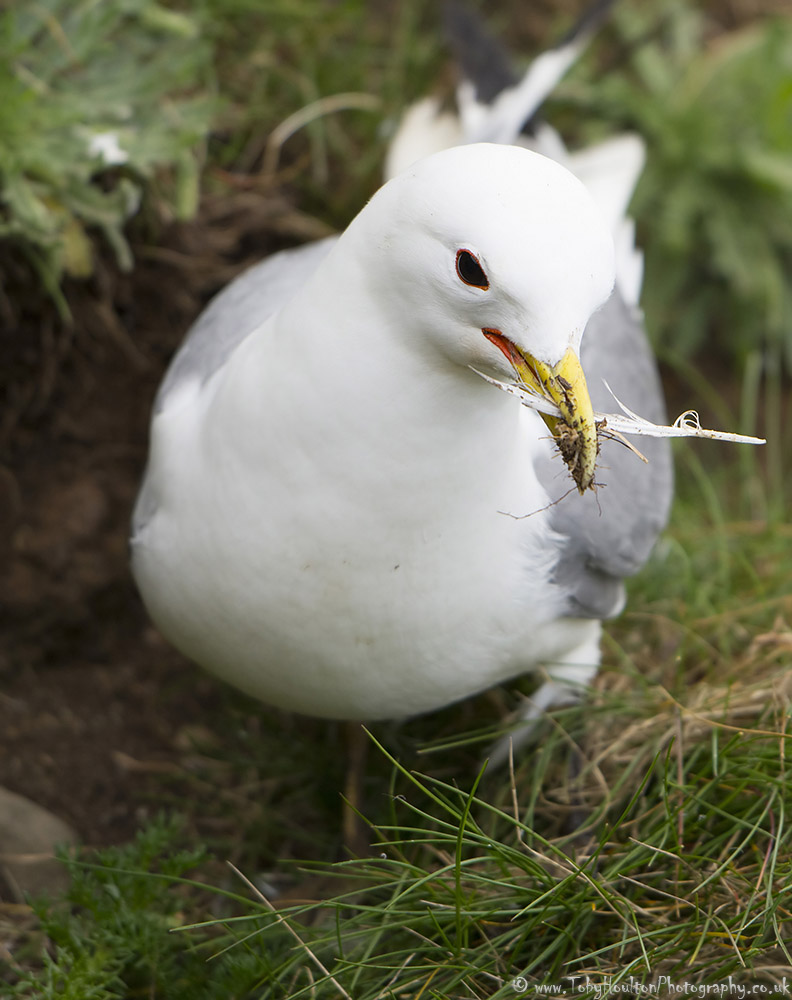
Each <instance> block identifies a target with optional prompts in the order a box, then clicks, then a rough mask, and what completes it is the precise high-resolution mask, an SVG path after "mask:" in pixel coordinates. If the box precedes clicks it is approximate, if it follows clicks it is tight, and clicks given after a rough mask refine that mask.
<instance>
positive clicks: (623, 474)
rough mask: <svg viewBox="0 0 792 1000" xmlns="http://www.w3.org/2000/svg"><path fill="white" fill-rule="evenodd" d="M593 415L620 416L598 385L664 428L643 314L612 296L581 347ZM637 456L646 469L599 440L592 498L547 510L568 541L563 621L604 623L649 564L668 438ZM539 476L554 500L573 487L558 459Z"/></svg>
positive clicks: (669, 481)
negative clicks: (628, 581)
mask: <svg viewBox="0 0 792 1000" xmlns="http://www.w3.org/2000/svg"><path fill="white" fill-rule="evenodd" d="M581 363H582V365H583V370H584V372H585V373H586V381H587V383H588V387H589V392H590V394H591V399H592V402H593V404H594V409H595V410H598V411H600V412H603V413H609V412H610V413H612V412H614V411H615V410H616V409H618V407H617V404H616V403H615V401H614V399H613V397H612V396H611V394H610V393H609V392H608V390H607V389H606V388H605V386H604V384H603V381H602V380H603V379H607V381H608V384H609V385H610V387H611V389H613V391H614V393H615V394H616V395H617V396H618V397H619V399H620V400H621V401H622V402H623V403H624V404H625V405H626V406H628V407H630V408H631V409H633V410H635V411H636V413H639V414H640V415H641V416H644V417H647V418H648V419H649V420H652V421H654V422H659V423H665V420H666V412H665V401H664V398H663V390H662V386H661V384H660V377H659V374H658V371H657V364H656V362H655V358H654V355H653V353H652V349H651V347H650V345H649V343H648V340H647V337H646V333H645V330H644V327H643V322H642V317H641V313H640V311H639V310H638V309H636V308H634V307H632V306H629V305H627V304H626V303H625V302H624V300H623V298H622V297H621V295H620V294H619V293H618V291H614V293H613V294H612V295H611V297H610V299H609V300H608V301H607V302H606V303H605V305H604V306H603V307H602V309H600V311H599V312H597V313H595V315H594V316H592V318H591V320H590V321H589V324H588V326H587V327H586V331H585V334H584V336H583V342H582V345H581ZM638 447H639V450H640V451H641V452H642V453H643V454H644V455H645V456H646V458H647V459H648V460H649V463H648V465H647V464H644V463H643V462H641V460H640V459H639V458H638V457H637V456H636V455H634V454H633V453H632V452H630V451H629V450H628V449H627V448H625V447H624V445H622V444H620V443H619V442H618V441H604V442H603V443H602V448H601V451H600V456H599V461H598V466H597V474H596V477H595V478H596V482H597V483H600V484H602V485H601V487H600V488H598V489H597V491H596V495H595V494H594V493H593V492H592V491H588V492H587V493H586V494H585V495H583V496H580V495H579V494H578V493H577V492H575V493H570V494H569V496H567V497H565V498H564V499H563V500H560V502H559V503H557V504H556V505H555V506H554V507H552V508H551V511H550V522H551V525H552V527H553V528H554V529H555V531H557V532H558V533H559V534H560V535H562V536H563V537H564V538H565V539H566V544H565V546H564V550H563V553H562V556H561V559H560V562H559V564H558V567H557V571H556V582H557V583H558V584H559V585H560V586H561V587H562V588H563V589H564V590H565V591H566V593H567V595H568V606H567V614H569V615H571V616H583V617H588V618H607V617H609V616H611V615H614V614H618V612H619V611H620V610H621V607H622V605H623V601H624V587H623V583H622V579H623V577H625V576H630V575H632V574H633V573H636V572H637V571H638V570H639V569H640V568H641V566H642V565H643V564H644V562H645V561H646V560H647V559H648V557H649V554H650V552H651V550H652V546H653V545H654V543H655V540H656V539H657V536H658V535H659V533H660V532H661V531H662V529H663V528H664V527H665V525H666V522H667V520H668V513H669V509H670V506H671V497H672V493H673V467H672V461H671V447H670V444H669V442H668V440H666V439H658V438H646V437H642V438H641V439H640V441H639V442H638ZM537 473H538V474H539V478H540V480H541V481H542V483H543V484H544V486H545V487H546V488H547V489H548V490H549V492H550V494H551V498H552V499H557V498H558V497H560V496H562V495H563V494H564V493H565V492H566V491H567V490H568V488H569V486H570V485H571V483H570V479H569V477H568V475H566V474H565V472H564V470H563V466H562V465H561V463H560V458H559V457H558V456H555V457H554V458H553V459H546V460H545V459H543V460H542V461H541V463H540V465H539V466H538V467H537Z"/></svg>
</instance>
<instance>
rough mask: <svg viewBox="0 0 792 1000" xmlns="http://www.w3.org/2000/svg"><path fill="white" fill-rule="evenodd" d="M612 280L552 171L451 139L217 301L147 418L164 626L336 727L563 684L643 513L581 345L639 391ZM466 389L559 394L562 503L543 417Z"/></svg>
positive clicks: (224, 672) (634, 352)
mask: <svg viewBox="0 0 792 1000" xmlns="http://www.w3.org/2000/svg"><path fill="white" fill-rule="evenodd" d="M614 268H615V264H614V249H613V241H612V238H611V234H610V231H609V226H608V225H607V224H606V223H605V221H604V220H603V217H602V215H601V213H600V211H599V209H598V208H597V206H596V204H595V203H594V201H593V200H592V198H591V197H590V195H589V194H588V193H587V191H586V189H585V187H584V186H583V184H582V183H580V182H579V181H578V180H577V179H576V178H575V177H574V176H573V175H572V174H571V173H570V172H568V171H567V170H566V169H565V168H563V167H561V166H559V165H558V164H556V163H554V162H553V161H552V160H550V159H548V158H546V157H543V156H541V155H539V154H536V153H533V152H530V151H528V150H525V149H522V148H519V147H515V146H506V145H494V144H474V145H466V146H460V147H456V148H453V149H449V150H445V151H442V152H440V153H436V154H434V155H432V156H430V157H428V158H426V159H424V160H422V161H420V162H419V163H417V164H415V165H414V166H412V167H410V168H408V169H407V170H406V171H405V172H403V173H402V174H400V175H399V176H398V177H396V178H394V179H393V180H391V181H389V182H388V183H387V184H385V185H384V187H382V188H381V189H380V191H379V192H378V193H377V194H376V195H375V196H374V197H373V198H372V200H371V201H370V202H369V204H368V205H367V206H366V207H365V208H364V209H363V210H362V211H361V212H360V214H359V215H358V216H357V217H356V218H355V219H354V220H353V222H352V223H351V225H350V226H349V228H348V229H347V230H346V231H345V232H344V233H343V234H342V235H341V236H340V237H338V238H331V239H329V240H324V241H321V242H319V243H316V244H312V245H309V246H307V247H304V248H300V249H297V250H290V251H286V252H284V253H281V254H277V255H275V256H273V257H271V258H269V259H268V260H266V261H265V262H264V263H263V264H260V265H258V266H257V267H255V268H254V269H252V270H251V271H249V272H247V273H246V274H245V275H243V276H242V277H241V278H240V279H238V280H237V281H236V282H234V283H233V284H232V285H230V286H229V288H227V289H226V290H225V291H224V292H223V293H221V294H220V295H219V296H218V297H217V298H216V299H215V300H214V302H213V303H212V304H211V305H210V306H209V308H208V309H207V310H206V312H205V313H204V314H203V316H202V317H201V318H200V319H199V320H198V322H197V324H196V326H195V327H194V329H193V331H192V333H191V335H190V337H189V338H188V340H187V341H186V343H185V345H184V346H183V347H182V349H181V351H180V352H179V353H178V355H177V356H176V359H175V360H174V362H173V364H172V366H171V369H170V371H169V372H168V374H167V376H166V378H165V381H164V383H163V385H162V387H161V389H160V393H159V396H158V398H157V402H156V406H155V413H154V417H153V421H152V426H151V450H150V457H149V463H148V469H147V472H146V476H145V481H144V484H143V487H142V490H141V494H140V497H139V500H138V504H137V508H136V511H135V515H134V533H133V539H132V552H133V569H134V574H135V577H136V580H137V583H138V586H139V588H140V591H141V593H142V595H143V597H144V600H145V603H146V605H147V607H148V609H149V612H150V614H151V616H152V618H153V619H154V621H155V622H156V624H157V625H158V627H159V628H160V630H161V631H162V632H163V634H164V635H165V636H166V637H168V638H169V639H170V641H171V642H172V643H173V644H174V645H175V646H177V647H178V648H179V649H180V650H181V651H182V652H184V653H185V654H186V655H187V656H188V657H190V658H192V659H193V660H195V661H197V662H198V663H200V664H202V665H203V666H204V667H206V668H207V669H208V670H210V671H211V672H213V673H215V674H217V675H218V676H220V677H222V678H223V679H225V680H226V681H229V682H230V683H232V684H234V685H236V686H237V687H239V688H241V689H243V690H244V691H247V692H248V693H250V694H252V695H254V696H256V697H257V698H260V699H261V700H262V701H264V702H267V703H268V704H271V705H274V706H277V707H279V708H282V709H288V710H291V711H296V712H301V713H306V714H309V715H317V716H325V717H331V718H338V719H361V720H367V719H380V718H401V717H405V716H411V715H415V714H417V713H422V712H427V711H430V710H432V709H437V708H440V707H441V706H444V705H447V704H448V703H450V702H453V701H455V700H457V699H461V698H465V697H467V696H468V695H472V694H474V693H475V692H478V691H481V690H483V689H485V688H487V687H490V686H491V685H495V684H499V683H501V682H503V681H506V680H508V679H510V678H514V677H516V676H518V675H520V674H523V673H525V672H526V671H530V670H535V669H537V668H543V669H544V670H545V671H546V674H547V678H548V679H547V681H546V683H545V685H544V693H543V694H542V695H541V696H540V697H539V699H538V700H537V704H538V705H540V706H541V707H544V705H545V704H548V703H550V702H552V701H557V700H558V699H559V696H562V695H563V694H564V693H565V692H568V691H569V690H570V689H571V688H573V687H575V686H579V685H583V684H585V683H587V682H588V681H589V680H590V679H591V677H592V676H593V674H594V673H595V672H596V669H597V665H598V663H599V655H600V654H599V638H600V628H601V625H600V620H601V619H602V618H604V617H607V616H609V615H612V614H615V613H617V612H618V611H619V610H620V608H621V606H622V602H623V595H622V586H621V577H622V576H623V575H625V574H627V573H630V572H634V571H635V570H636V569H637V568H638V567H639V566H640V564H641V563H642V562H643V561H644V559H645V558H646V556H647V554H648V552H649V549H650V548H651V545H652V542H653V540H654V538H655V536H656V534H657V532H658V530H659V529H660V528H661V526H662V525H663V523H664V521H665V516H666V512H667V506H668V468H667V463H666V462H665V461H664V460H663V455H664V452H662V451H661V452H660V459H661V460H660V461H659V462H657V461H655V460H653V461H652V462H651V463H650V464H649V465H648V466H647V465H644V464H642V463H641V462H639V461H637V460H636V459H635V457H634V456H632V455H629V454H628V453H625V455H626V457H627V458H628V459H629V462H628V463H627V464H624V463H623V462H621V456H617V452H616V448H615V445H611V446H609V447H610V451H607V450H606V448H603V451H602V454H601V455H600V456H599V459H598V460H597V432H596V427H595V424H594V417H593V413H592V404H591V401H590V399H589V393H588V390H587V387H586V379H585V378H584V375H583V368H582V367H581V364H580V361H579V357H580V349H581V338H582V337H583V334H584V330H586V328H587V327H588V328H589V329H588V331H587V333H586V340H587V341H588V348H589V351H590V355H591V359H592V362H596V364H595V365H594V367H595V368H597V369H599V370H601V371H603V372H605V373H606V374H607V377H608V380H609V382H610V383H611V385H613V386H614V390H615V391H616V392H618V393H619V395H620V398H622V399H624V400H625V402H627V403H628V404H632V405H635V406H636V407H637V408H641V409H642V411H643V412H644V413H645V412H646V409H647V404H649V403H651V402H652V398H654V399H655V403H656V402H657V399H659V395H658V390H657V386H656V374H655V371H654V367H653V364H652V361H651V356H650V354H649V352H648V349H647V347H646V343H645V340H644V337H643V332H642V330H641V327H640V325H639V324H638V323H637V322H636V321H635V315H634V314H633V313H631V312H630V311H629V310H627V309H626V308H625V307H624V306H623V305H622V304H621V300H620V299H619V297H618V293H617V295H616V296H615V297H614V295H612V290H613V286H614V275H615V270H614ZM585 357H586V355H585V354H584V367H585ZM479 372H481V373H483V374H485V375H489V376H490V377H494V378H496V379H498V380H501V381H504V380H514V379H515V377H516V378H519V380H520V381H521V382H523V383H525V384H528V385H531V386H534V387H538V386H541V387H544V391H545V392H546V393H548V394H549V395H550V396H551V397H552V398H553V399H554V400H555V401H556V402H557V403H558V405H559V406H560V408H561V411H562V414H563V418H564V421H565V422H566V424H567V425H569V426H570V427H572V428H574V429H575V430H576V431H577V433H578V434H579V435H580V440H581V442H582V444H581V447H580V454H579V456H578V458H579V460H580V462H581V465H582V467H583V468H585V469H586V470H587V471H586V472H585V475H584V478H583V479H582V480H579V482H578V485H579V487H580V488H581V489H582V490H583V491H584V492H583V493H582V494H581V493H579V492H576V491H574V488H573V492H572V494H571V495H568V496H566V497H565V498H564V499H561V500H559V502H558V503H557V504H556V505H555V506H553V505H552V501H553V500H554V499H557V498H558V497H560V496H561V495H562V494H564V493H567V492H568V491H569V487H570V486H572V487H574V484H573V483H572V481H571V479H570V478H569V476H568V474H567V473H566V470H565V468H564V465H563V462H562V460H561V457H560V456H559V454H558V450H557V446H556V443H555V441H554V439H553V436H552V434H551V433H550V430H549V428H548V425H547V424H546V423H545V422H543V419H542V418H541V417H540V416H539V415H538V414H536V413H535V412H533V411H532V410H529V409H527V408H526V407H524V406H522V405H520V403H519V401H518V400H516V399H515V398H513V397H512V396H509V395H506V394H505V393H502V392H499V391H498V390H497V389H496V388H494V387H493V386H492V385H490V384H489V383H488V382H486V381H485V380H484V379H482V378H481V377H480V375H479V374H478V373H479ZM603 391H604V390H603ZM549 423H550V424H551V425H552V424H553V420H552V418H549ZM611 452H612V453H611ZM614 459H616V460H617V461H618V462H620V463H621V464H619V465H618V466H617V465H615V464H614ZM597 462H598V464H596V467H595V463H597ZM617 469H618V470H621V471H618V474H615V473H616V471H617ZM624 469H627V470H628V474H627V475H624ZM593 476H596V482H598V483H601V484H602V486H601V488H599V489H597V490H596V491H594V490H590V489H587V488H586V487H588V486H590V485H592V477H593ZM658 481H659V482H660V487H661V488H658Z"/></svg>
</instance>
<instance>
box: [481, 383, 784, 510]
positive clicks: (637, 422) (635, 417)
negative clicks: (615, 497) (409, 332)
mask: <svg viewBox="0 0 792 1000" xmlns="http://www.w3.org/2000/svg"><path fill="white" fill-rule="evenodd" d="M473 370H474V371H475V372H476V374H477V375H480V376H481V377H482V378H483V379H485V380H486V381H487V382H489V383H491V384H492V385H494V386H497V387H498V388H499V389H502V390H503V391H504V392H508V393H509V394H510V395H512V396H516V397H517V398H518V399H519V400H520V402H521V403H522V404H523V405H524V406H527V407H529V408H530V409H532V410H536V411H537V412H538V413H544V414H546V415H548V416H551V417H556V416H557V417H559V419H558V422H557V423H556V424H555V427H554V429H553V436H554V438H555V441H556V445H557V446H558V450H559V451H560V453H561V457H562V458H563V460H564V464H565V465H566V467H567V469H568V470H569V474H570V475H571V476H572V479H573V480H574V481H575V485H576V486H577V487H578V489H579V490H580V492H581V493H582V492H584V491H585V490H586V489H593V488H594V487H595V486H596V485H597V484H596V483H595V482H594V481H593V480H592V481H591V482H589V483H588V484H586V485H584V484H583V476H584V469H583V463H582V462H581V450H582V447H583V441H582V438H581V436H580V434H579V433H578V431H577V430H576V429H575V428H574V427H570V426H569V424H567V423H565V422H564V420H562V419H561V418H560V410H559V408H558V406H556V404H555V403H554V402H553V400H552V399H550V398H549V397H547V396H544V395H541V394H540V393H538V392H537V391H536V390H535V389H534V388H533V387H529V386H525V385H519V384H517V383H509V382H501V381H499V380H498V379H494V378H491V377H490V376H489V375H485V374H484V373H483V372H480V371H478V369H473ZM605 387H606V388H607V390H608V392H610V394H611V396H613V399H614V401H615V402H616V405H617V406H618V407H619V409H620V410H621V411H622V412H621V413H598V412H596V411H595V413H594V416H595V418H596V421H597V452H598V453H599V446H600V444H601V442H602V440H603V438H605V439H608V438H611V439H617V440H620V441H622V442H623V443H624V444H626V445H627V447H628V448H630V450H631V451H633V452H634V453H635V455H636V457H638V458H640V459H641V460H643V461H644V462H645V461H646V458H645V457H644V456H643V455H642V454H641V453H640V451H638V449H637V448H634V447H633V446H632V445H631V444H630V443H629V442H628V441H625V440H624V439H623V437H622V435H625V434H635V435H639V436H644V437H656V438H678V437H696V438H709V439H711V440H713V441H730V442H732V443H734V444H766V441H765V439H764V438H758V437H751V436H750V435H747V434H734V433H733V432H731V431H713V430H709V429H707V428H706V427H702V426H701V421H700V419H699V415H698V413H697V412H696V410H685V412H684V413H680V415H679V416H678V417H677V418H676V420H675V421H674V422H673V424H670V425H665V424H655V423H653V422H652V421H651V420H647V419H646V418H645V417H642V416H640V415H639V414H638V413H636V412H635V411H634V410H631V409H630V408H629V407H628V406H625V405H624V403H622V401H621V400H620V399H619V398H618V396H617V395H616V394H615V393H614V392H613V390H612V389H611V387H610V386H609V385H608V383H607V382H606V383H605Z"/></svg>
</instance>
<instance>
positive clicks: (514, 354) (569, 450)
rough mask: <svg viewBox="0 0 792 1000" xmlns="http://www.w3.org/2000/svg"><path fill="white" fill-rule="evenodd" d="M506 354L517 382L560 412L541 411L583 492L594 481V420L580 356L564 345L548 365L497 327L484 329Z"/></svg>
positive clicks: (595, 446)
mask: <svg viewBox="0 0 792 1000" xmlns="http://www.w3.org/2000/svg"><path fill="white" fill-rule="evenodd" d="M483 333H484V336H485V337H486V338H487V340H490V341H492V343H493V344H495V346H496V347H498V348H499V349H500V350H501V351H502V352H503V354H504V355H505V356H506V357H507V358H508V360H509V362H510V364H511V366H512V368H513V369H514V371H515V373H516V375H517V377H518V379H519V380H520V382H521V383H522V384H523V385H524V386H525V387H526V388H527V389H530V390H532V391H533V392H538V393H539V395H540V396H544V397H545V398H547V399H550V400H552V401H553V402H554V403H555V404H556V406H557V407H558V409H559V410H560V413H561V415H560V416H558V417H555V416H548V415H545V414H541V417H542V419H543V420H544V422H545V423H546V424H547V426H548V427H549V429H550V432H551V434H552V435H553V437H554V438H555V439H556V443H557V444H558V447H559V450H560V451H561V455H562V456H563V459H564V461H565V462H566V465H567V468H568V469H569V471H570V473H571V475H572V478H573V479H574V480H575V483H576V485H577V488H578V491H579V492H580V493H584V492H585V491H586V490H587V489H588V488H589V487H590V486H591V485H592V484H593V482H594V467H595V465H596V461H597V424H596V421H595V420H594V409H593V407H592V405H591V399H590V398H589V393H588V387H587V386H586V377H585V375H584V374H583V369H582V368H581V366H580V359H579V358H578V356H577V354H575V352H574V351H573V350H572V348H571V347H570V348H567V351H566V353H565V354H564V356H563V358H561V360H560V361H559V362H558V364H557V365H552V366H551V365H548V364H545V363H544V362H543V361H538V360H537V359H536V358H534V357H532V356H531V355H530V354H527V353H525V352H523V351H521V350H520V349H519V348H518V347H517V346H516V345H515V344H514V343H512V341H511V340H509V339H508V337H504V336H503V334H502V333H501V332H500V331H499V330H484V331H483Z"/></svg>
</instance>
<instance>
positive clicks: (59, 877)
mask: <svg viewBox="0 0 792 1000" xmlns="http://www.w3.org/2000/svg"><path fill="white" fill-rule="evenodd" d="M76 843H77V834H76V833H75V832H74V830H72V828H71V827H70V826H69V825H68V824H67V823H64V821H63V820H62V819H59V818H58V817H57V816H53V814H52V813H51V812H48V811H47V810H46V809H44V808H42V807H41V806H39V805H36V803H35V802H31V801H30V799H26V798H25V797H24V796H23V795H17V794H16V792H10V791H8V789H6V788H0V876H2V878H3V881H4V882H5V883H6V884H7V885H8V887H9V889H10V890H11V892H12V893H13V894H14V898H15V900H16V901H17V902H23V901H24V899H25V896H26V895H27V894H30V895H31V896H38V895H41V894H42V893H46V894H47V895H50V896H54V895H58V894H59V893H62V892H63V891H64V890H65V889H66V888H67V887H68V885H69V873H68V872H67V871H66V869H65V868H64V866H63V865H62V864H61V863H60V862H59V861H57V860H56V859H55V857H54V853H55V847H56V845H61V844H76Z"/></svg>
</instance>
